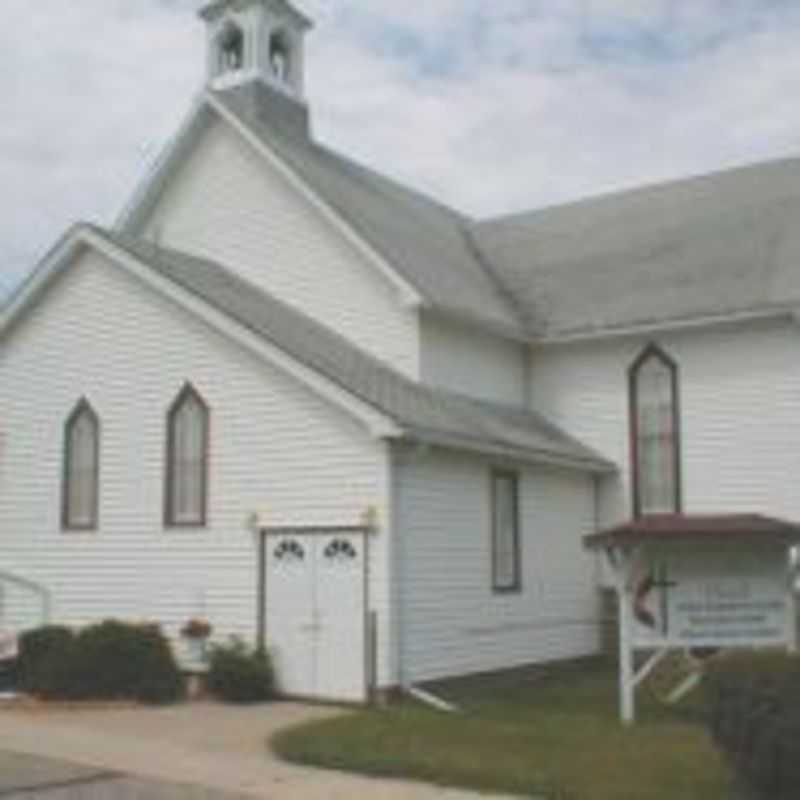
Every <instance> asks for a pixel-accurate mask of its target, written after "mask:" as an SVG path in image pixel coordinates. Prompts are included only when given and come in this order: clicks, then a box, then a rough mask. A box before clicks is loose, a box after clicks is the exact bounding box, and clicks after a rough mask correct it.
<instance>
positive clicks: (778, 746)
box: [705, 651, 800, 800]
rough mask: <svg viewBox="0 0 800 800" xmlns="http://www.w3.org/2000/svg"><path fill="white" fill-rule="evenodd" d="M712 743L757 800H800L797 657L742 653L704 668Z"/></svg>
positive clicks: (799, 662)
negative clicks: (799, 799) (751, 790)
mask: <svg viewBox="0 0 800 800" xmlns="http://www.w3.org/2000/svg"><path fill="white" fill-rule="evenodd" d="M705 685H706V690H707V692H708V697H709V701H710V703H709V704H710V709H711V715H710V722H711V730H712V735H713V737H714V740H715V741H716V743H717V744H718V745H719V746H720V747H721V748H722V749H723V750H724V751H725V752H726V753H727V754H728V756H729V757H730V759H731V761H732V762H733V764H734V766H735V768H736V770H737V772H738V773H739V774H740V775H741V777H742V778H744V779H745V781H746V782H747V783H748V784H749V786H750V787H751V788H752V789H754V790H755V791H756V792H757V793H758V795H759V796H760V797H762V798H765V800H766V798H769V800H789V798H792V800H796V798H797V797H798V796H800V657H798V656H796V655H787V654H786V653H780V652H775V651H767V652H762V653H754V652H742V653H737V654H735V655H729V656H725V657H724V658H719V659H717V660H716V661H715V662H714V663H712V664H711V665H710V666H709V669H708V672H707V675H706V679H705Z"/></svg>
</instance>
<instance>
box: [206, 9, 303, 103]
mask: <svg viewBox="0 0 800 800" xmlns="http://www.w3.org/2000/svg"><path fill="white" fill-rule="evenodd" d="M200 16H201V18H202V19H203V20H204V21H205V23H206V27H207V31H208V33H207V36H208V67H207V69H208V83H209V85H210V86H211V88H213V89H227V88H230V87H233V86H241V85H242V84H245V83H249V82H251V81H263V82H264V83H266V84H267V85H269V86H270V87H272V88H274V89H277V90H278V91H280V92H283V93H284V94H286V95H288V96H290V97H293V98H294V99H296V100H299V101H301V102H302V101H303V97H304V82H305V59H304V46H303V43H304V39H305V35H306V33H307V32H308V30H309V29H310V28H311V27H312V23H311V20H309V19H308V18H307V17H306V16H304V15H303V14H302V13H301V12H300V11H298V10H297V9H296V8H295V7H294V6H293V5H292V4H291V3H289V2H288V0H213V2H209V3H206V4H205V5H204V6H203V7H202V8H201V10H200Z"/></svg>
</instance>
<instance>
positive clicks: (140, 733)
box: [0, 703, 476, 800]
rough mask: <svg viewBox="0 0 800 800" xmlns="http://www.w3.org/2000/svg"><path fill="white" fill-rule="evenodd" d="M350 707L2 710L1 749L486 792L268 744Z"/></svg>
mask: <svg viewBox="0 0 800 800" xmlns="http://www.w3.org/2000/svg"><path fill="white" fill-rule="evenodd" d="M340 713H342V712H341V711H338V710H333V709H327V708H316V707H310V706H302V705H296V704H290V703H278V704H271V705H265V706H256V707H247V708H238V707H231V706H222V705H218V704H213V703H190V704H186V705H181V706H175V707H169V708H163V709H121V710H80V711H76V710H68V711H56V710H46V711H10V710H2V709H0V751H7V752H13V753H24V754H29V755H35V756H41V757H44V758H52V759H58V760H61V761H64V762H68V764H78V765H81V766H85V767H88V768H91V769H92V770H95V771H98V772H100V773H106V772H112V773H121V774H124V775H128V776H136V777H139V778H147V779H152V780H156V781H167V782H170V783H174V784H191V785H194V786H198V787H205V788H207V789H214V790H217V791H220V792H229V793H234V794H244V795H248V796H251V797H261V798H275V799H277V800H340V799H341V800H345V798H347V800H352V798H357V797H365V798H370V799H371V800H372V799H373V798H374V799H375V800H433V798H448V800H466V798H474V797H476V795H474V794H472V793H469V792H462V791H458V790H445V789H438V788H435V787H431V786H427V785H425V784H419V783H412V782H405V781H391V780H373V779H369V778H362V777H358V776H354V775H346V774H343V773H337V772H326V771H321V770H314V769H310V768H306V767H298V766H293V765H290V764H285V763H284V762H281V761H279V760H278V759H277V758H276V757H275V756H273V755H272V753H271V752H270V751H269V749H268V747H267V744H266V743H267V740H268V738H269V737H270V736H271V735H272V734H273V733H274V732H275V731H277V730H279V729H281V728H284V727H287V726H291V725H295V724H298V723H300V722H304V721H306V720H313V719H319V718H323V717H329V716H332V715H334V714H340ZM0 794H2V792H0ZM106 796H107V797H112V796H113V795H106ZM144 796H147V797H149V796H150V795H144ZM154 796H155V795H154ZM54 800H55V798H54Z"/></svg>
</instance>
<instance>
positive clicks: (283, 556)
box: [275, 539, 306, 564]
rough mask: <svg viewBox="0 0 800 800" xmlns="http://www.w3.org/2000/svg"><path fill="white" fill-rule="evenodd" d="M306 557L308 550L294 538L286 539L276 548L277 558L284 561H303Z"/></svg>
mask: <svg viewBox="0 0 800 800" xmlns="http://www.w3.org/2000/svg"><path fill="white" fill-rule="evenodd" d="M305 557H306V551H305V549H304V548H303V545H301V544H300V542H298V541H296V540H294V539H284V540H283V541H282V542H281V543H280V544H279V545H278V546H277V547H276V548H275V560H276V561H282V562H284V563H287V564H289V563H294V562H297V561H303V560H304V559H305Z"/></svg>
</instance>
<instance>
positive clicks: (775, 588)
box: [586, 514, 800, 723]
mask: <svg viewBox="0 0 800 800" xmlns="http://www.w3.org/2000/svg"><path fill="white" fill-rule="evenodd" d="M798 544H800V525H796V524H794V523H789V522H784V521H782V520H776V519H772V518H769V517H763V516H759V515H722V516H688V515H680V514H671V515H653V516H650V517H642V518H639V519H635V520H632V521H630V522H628V523H626V524H624V525H621V526H618V527H616V528H612V529H611V530H608V531H605V532H602V533H598V534H595V535H593V536H589V537H587V539H586V545H587V547H589V548H591V549H596V550H602V551H604V553H605V555H606V557H607V559H608V563H609V565H610V567H611V569H612V572H613V575H614V580H615V586H616V591H617V598H618V601H619V603H618V607H619V643H620V648H619V665H620V717H621V719H622V721H623V722H625V723H631V722H633V720H634V715H635V691H636V688H637V686H639V685H640V684H641V683H642V682H643V681H645V680H647V678H648V677H649V676H650V675H651V674H653V673H654V671H655V670H656V668H657V667H658V666H659V664H661V663H662V662H664V661H665V659H667V656H668V655H669V654H670V653H675V652H676V651H683V652H685V653H686V657H687V658H689V657H691V659H690V660H693V663H695V664H697V665H700V664H701V663H702V660H701V659H700V658H699V656H702V655H703V653H706V654H707V653H710V652H717V651H719V650H728V649H733V648H756V647H785V648H787V649H788V650H790V651H796V650H797V622H798V620H797V605H796V596H795V590H794V584H795V580H796V575H797V572H796V566H795V560H794V559H793V557H792V548H793V547H796V546H797V545H798ZM637 654H638V655H640V656H641V657H642V659H643V660H641V659H640V660H638V661H637ZM701 669H702V668H701V667H700V666H698V667H697V670H701ZM700 675H701V672H700V671H696V672H695V675H694V678H693V677H692V676H691V675H690V676H689V679H688V680H687V681H684V682H683V683H682V684H681V685H679V686H678V687H677V688H676V691H675V692H673V693H672V698H673V699H674V698H676V697H678V696H680V694H681V692H683V691H685V690H687V689H688V688H690V687H691V686H692V685H696V683H697V682H698V681H699V676H700ZM692 680H694V683H692Z"/></svg>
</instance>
